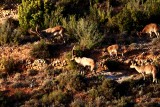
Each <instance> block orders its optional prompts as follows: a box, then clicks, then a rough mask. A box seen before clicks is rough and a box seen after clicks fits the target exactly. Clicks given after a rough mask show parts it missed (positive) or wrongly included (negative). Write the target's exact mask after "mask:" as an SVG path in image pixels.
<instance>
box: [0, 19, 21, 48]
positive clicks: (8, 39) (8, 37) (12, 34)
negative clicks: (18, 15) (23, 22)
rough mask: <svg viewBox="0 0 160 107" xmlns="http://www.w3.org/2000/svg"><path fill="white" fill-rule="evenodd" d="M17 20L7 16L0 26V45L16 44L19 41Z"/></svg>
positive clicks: (19, 33)
mask: <svg viewBox="0 0 160 107" xmlns="http://www.w3.org/2000/svg"><path fill="white" fill-rule="evenodd" d="M18 26H19V25H18V21H16V20H14V19H12V18H8V19H6V21H5V22H4V24H2V26H1V27H0V45H4V44H18V43H19V42H20V35H21V34H22V32H21V29H20V28H18Z"/></svg>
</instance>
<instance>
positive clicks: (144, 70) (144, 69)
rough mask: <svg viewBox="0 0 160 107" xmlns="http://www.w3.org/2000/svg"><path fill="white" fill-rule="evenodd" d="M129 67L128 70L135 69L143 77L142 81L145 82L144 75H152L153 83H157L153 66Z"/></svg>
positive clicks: (132, 65)
mask: <svg viewBox="0 0 160 107" xmlns="http://www.w3.org/2000/svg"><path fill="white" fill-rule="evenodd" d="M131 63H132V64H131V65H130V68H135V69H136V70H137V72H139V73H141V74H142V75H143V79H144V80H145V74H152V77H153V82H156V83H157V79H156V74H157V69H156V67H155V66H154V65H144V66H137V65H136V64H133V62H131Z"/></svg>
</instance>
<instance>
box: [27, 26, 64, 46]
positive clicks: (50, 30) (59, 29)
mask: <svg viewBox="0 0 160 107" xmlns="http://www.w3.org/2000/svg"><path fill="white" fill-rule="evenodd" d="M64 32H65V28H64V27H62V26H60V25H58V26H55V27H52V28H47V29H44V30H41V31H38V26H36V31H33V30H32V28H31V29H29V33H32V34H36V35H37V36H38V37H39V38H40V39H42V38H44V35H47V36H49V35H50V34H53V36H54V37H55V36H57V35H60V36H61V38H62V39H63V42H64V43H65V42H66V41H65V37H64ZM50 37H51V36H50Z"/></svg>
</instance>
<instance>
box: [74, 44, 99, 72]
mask: <svg viewBox="0 0 160 107" xmlns="http://www.w3.org/2000/svg"><path fill="white" fill-rule="evenodd" d="M74 48H75V46H74V47H73V49H72V59H71V60H74V61H75V62H76V63H78V64H80V65H82V66H83V67H86V66H89V67H90V70H91V71H94V69H95V65H96V64H95V61H94V60H93V59H92V58H87V57H76V56H75V55H74V52H73V51H74Z"/></svg>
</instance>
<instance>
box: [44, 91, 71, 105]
mask: <svg viewBox="0 0 160 107" xmlns="http://www.w3.org/2000/svg"><path fill="white" fill-rule="evenodd" d="M70 100H71V96H70V95H69V94H67V93H65V92H62V91H61V90H57V91H53V92H51V93H49V94H48V95H46V94H45V95H43V97H42V99H41V101H42V103H44V105H45V104H46V105H54V106H62V105H63V106H66V105H67V104H68V103H69V102H70Z"/></svg>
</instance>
